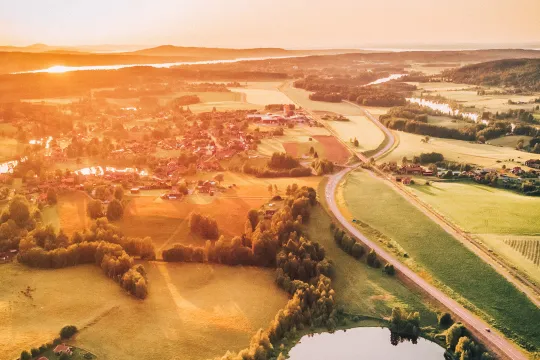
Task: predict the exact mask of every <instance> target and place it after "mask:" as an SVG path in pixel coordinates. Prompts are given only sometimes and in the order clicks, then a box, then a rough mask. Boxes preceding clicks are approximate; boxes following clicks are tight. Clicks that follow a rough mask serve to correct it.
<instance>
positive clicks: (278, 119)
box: [246, 104, 314, 125]
mask: <svg viewBox="0 0 540 360" xmlns="http://www.w3.org/2000/svg"><path fill="white" fill-rule="evenodd" d="M246 118H247V119H249V120H252V121H257V122H260V123H262V124H281V125H287V124H304V123H308V124H312V125H313V124H314V121H313V119H312V118H311V117H310V116H308V115H307V114H306V113H305V112H303V111H302V110H296V109H295V107H294V106H293V105H288V104H285V105H283V111H282V112H281V113H272V112H268V113H266V114H259V113H255V114H248V115H247V117H246Z"/></svg>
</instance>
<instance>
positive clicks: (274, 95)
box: [231, 87, 291, 105]
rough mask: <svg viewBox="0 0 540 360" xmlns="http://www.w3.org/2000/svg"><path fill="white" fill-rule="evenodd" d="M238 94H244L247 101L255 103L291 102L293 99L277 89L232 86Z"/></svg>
mask: <svg viewBox="0 0 540 360" xmlns="http://www.w3.org/2000/svg"><path fill="white" fill-rule="evenodd" d="M231 90H232V91H233V92H234V93H236V94H242V96H244V97H245V101H246V102H247V103H249V104H255V105H269V104H290V103H291V100H290V99H289V98H288V97H287V96H286V95H285V94H283V93H282V92H280V91H278V90H277V89H260V88H252V87H246V88H231Z"/></svg>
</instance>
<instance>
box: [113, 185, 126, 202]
mask: <svg viewBox="0 0 540 360" xmlns="http://www.w3.org/2000/svg"><path fill="white" fill-rule="evenodd" d="M114 198H115V199H116V200H118V201H122V199H123V198H124V189H123V188H122V186H116V187H115V188H114Z"/></svg>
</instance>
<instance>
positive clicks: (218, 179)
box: [214, 174, 225, 185]
mask: <svg viewBox="0 0 540 360" xmlns="http://www.w3.org/2000/svg"><path fill="white" fill-rule="evenodd" d="M214 180H216V181H217V182H218V183H219V185H221V182H222V181H223V180H225V175H223V174H217V175H216V176H214Z"/></svg>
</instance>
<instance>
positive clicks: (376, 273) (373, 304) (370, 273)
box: [307, 189, 437, 326]
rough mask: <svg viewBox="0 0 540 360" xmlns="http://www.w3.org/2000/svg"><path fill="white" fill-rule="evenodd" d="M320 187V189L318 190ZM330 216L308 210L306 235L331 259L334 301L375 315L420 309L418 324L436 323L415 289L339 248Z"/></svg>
mask: <svg viewBox="0 0 540 360" xmlns="http://www.w3.org/2000/svg"><path fill="white" fill-rule="evenodd" d="M320 190H322V189H320ZM331 222H332V221H331V219H330V217H329V215H328V214H327V213H326V211H325V210H324V209H323V208H322V207H321V206H317V207H316V208H314V209H313V210H312V215H311V219H310V222H309V224H308V226H307V235H308V237H309V238H310V239H312V240H315V241H318V242H319V243H320V244H321V245H323V246H324V248H325V250H326V256H327V257H328V258H329V259H331V260H332V261H333V262H334V268H335V274H336V275H335V277H334V281H333V286H334V289H335V291H336V300H337V302H338V304H340V305H342V306H343V307H344V309H345V311H346V312H347V313H350V314H355V315H363V316H369V317H376V318H389V317H390V315H391V313H392V308H393V307H395V306H399V307H401V308H402V309H405V310H407V311H409V312H410V311H418V312H420V320H421V324H422V326H436V325H437V314H436V312H435V310H434V308H435V306H433V305H432V304H430V301H429V300H428V299H426V298H424V297H422V295H420V294H419V293H418V292H415V291H414V290H412V289H411V288H410V287H408V286H407V285H405V284H403V283H402V282H401V281H400V280H399V279H398V278H397V277H394V276H388V275H386V274H384V273H383V272H382V271H381V270H380V269H374V268H372V267H369V266H367V264H366V263H365V262H364V261H359V260H356V259H355V258H353V257H352V256H351V255H349V254H347V253H345V251H343V250H342V249H340V248H339V247H338V246H337V244H336V242H335V241H334V237H333V233H332V231H331V230H330V223H331Z"/></svg>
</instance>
